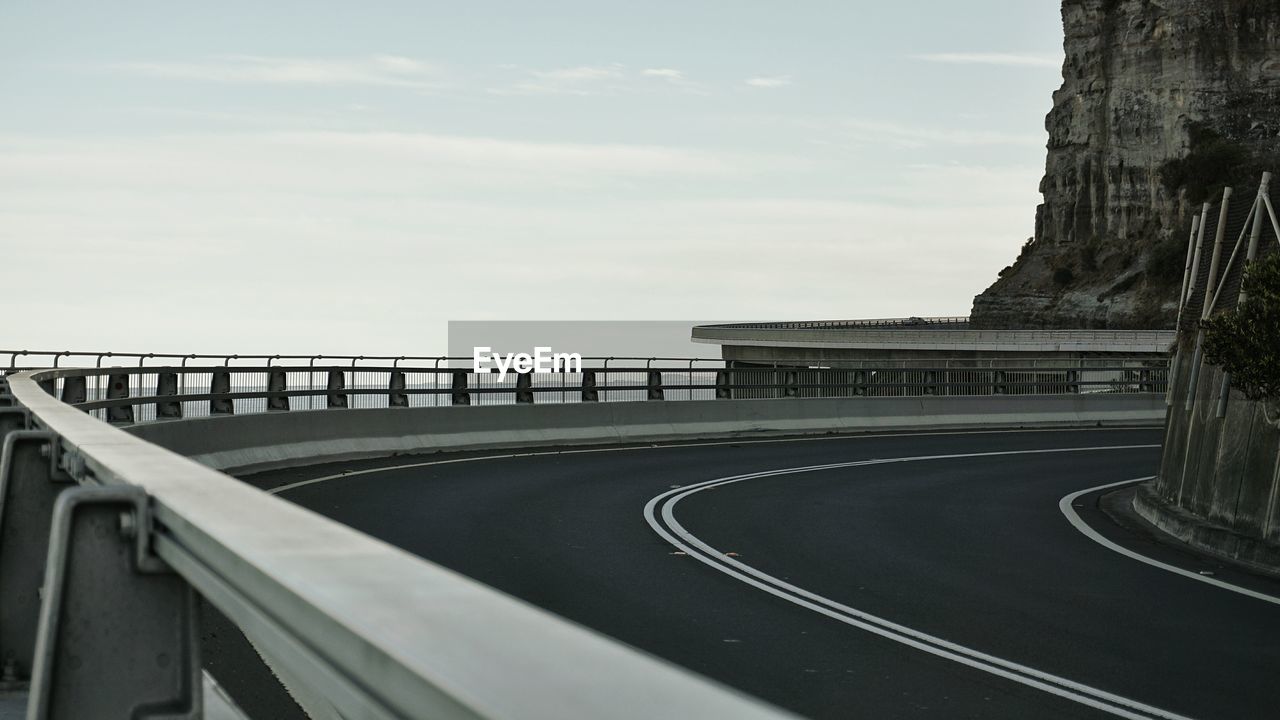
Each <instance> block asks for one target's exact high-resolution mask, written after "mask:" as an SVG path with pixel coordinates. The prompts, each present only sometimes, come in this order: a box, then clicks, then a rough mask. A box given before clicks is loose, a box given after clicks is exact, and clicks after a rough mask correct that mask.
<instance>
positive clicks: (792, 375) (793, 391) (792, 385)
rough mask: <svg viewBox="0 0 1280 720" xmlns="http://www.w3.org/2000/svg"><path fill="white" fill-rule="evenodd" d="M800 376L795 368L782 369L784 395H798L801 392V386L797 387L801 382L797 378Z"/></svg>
mask: <svg viewBox="0 0 1280 720" xmlns="http://www.w3.org/2000/svg"><path fill="white" fill-rule="evenodd" d="M798 377H799V373H797V372H796V371H795V370H783V371H782V386H783V387H782V394H783V397H796V396H797V395H799V394H800V388H798V387H796V386H797V385H798V384H799V380H798V379H797V378H798Z"/></svg>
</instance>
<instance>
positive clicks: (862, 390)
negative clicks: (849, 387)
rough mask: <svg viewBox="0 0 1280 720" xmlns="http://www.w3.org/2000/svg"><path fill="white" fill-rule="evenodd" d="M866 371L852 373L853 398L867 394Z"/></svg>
mask: <svg viewBox="0 0 1280 720" xmlns="http://www.w3.org/2000/svg"><path fill="white" fill-rule="evenodd" d="M867 375H868V373H867V371H866V370H854V371H853V394H854V395H855V396H859V397H861V396H865V395H866V394H867Z"/></svg>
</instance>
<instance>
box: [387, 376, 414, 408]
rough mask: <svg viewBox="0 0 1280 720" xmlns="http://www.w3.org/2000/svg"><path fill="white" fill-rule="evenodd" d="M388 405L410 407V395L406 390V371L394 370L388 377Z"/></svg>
mask: <svg viewBox="0 0 1280 720" xmlns="http://www.w3.org/2000/svg"><path fill="white" fill-rule="evenodd" d="M387 406H388V407H409V396H408V395H407V394H406V393H405V392H404V371H403V370H392V371H391V377H389V378H387Z"/></svg>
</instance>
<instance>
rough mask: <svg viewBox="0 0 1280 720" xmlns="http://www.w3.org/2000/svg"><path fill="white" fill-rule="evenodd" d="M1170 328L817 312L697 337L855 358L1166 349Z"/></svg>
mask: <svg viewBox="0 0 1280 720" xmlns="http://www.w3.org/2000/svg"><path fill="white" fill-rule="evenodd" d="M1176 335H1177V332H1176V331H1174V330H979V329H974V328H971V327H970V326H969V318H968V317H927V318H922V317H913V318H892V319H883V320H817V321H801V322H750V323H729V324H720V325H700V326H698V327H695V328H694V329H693V333H692V339H693V342H696V343H706V344H713V345H720V346H721V356H722V357H723V358H724V359H726V360H736V361H739V362H749V363H766V364H767V363H772V362H774V361H777V360H780V359H781V360H784V361H785V360H796V359H804V360H807V361H808V362H818V363H826V364H832V363H836V364H838V363H841V362H848V361H857V360H885V359H904V360H905V359H918V360H923V361H925V362H934V361H937V360H939V359H952V360H959V359H976V358H987V359H1004V360H1009V359H1016V358H1040V357H1054V358H1059V359H1061V358H1088V357H1148V358H1152V359H1161V358H1164V357H1165V356H1167V355H1168V353H1169V348H1170V347H1171V346H1172V345H1173V342H1174V339H1175V337H1176Z"/></svg>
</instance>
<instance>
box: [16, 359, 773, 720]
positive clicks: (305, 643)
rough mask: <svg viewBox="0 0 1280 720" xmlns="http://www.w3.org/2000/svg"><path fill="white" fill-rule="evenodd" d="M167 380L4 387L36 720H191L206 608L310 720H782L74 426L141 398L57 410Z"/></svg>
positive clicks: (120, 437)
mask: <svg viewBox="0 0 1280 720" xmlns="http://www.w3.org/2000/svg"><path fill="white" fill-rule="evenodd" d="M236 370H237V372H240V370H239V369H236ZM173 372H176V371H172V370H169V369H163V368H161V369H156V368H146V369H145V370H144V369H141V368H137V367H135V368H128V369H118V368H111V369H106V368H103V369H100V370H99V369H94V368H88V369H84V368H81V369H67V368H63V369H58V370H40V371H29V372H19V373H14V374H11V375H8V376H7V377H5V378H0V437H2V438H3V451H2V454H0V457H2V460H0V661H2V662H3V664H4V673H3V674H4V676H5V680H6V682H12V681H13V680H14V679H17V680H23V679H28V678H29V681H30V694H29V700H28V703H29V710H28V713H29V714H28V717H29V718H40V719H44V718H74V717H78V718H84V717H101V718H108V717H110V718H115V717H140V716H143V715H145V716H147V717H154V716H158V715H157V713H158V714H162V715H163V716H164V717H169V718H179V717H182V718H195V717H200V713H201V708H202V701H201V688H202V685H203V683H202V682H201V653H200V642H199V640H200V632H199V627H198V624H197V612H198V611H197V607H198V606H197V602H196V600H197V598H198V597H199V598H203V599H204V600H205V601H207V602H208V603H209V604H210V605H212V606H213V607H214V608H216V609H217V610H219V611H220V612H221V613H222V614H223V615H225V616H226V617H227V618H228V619H230V620H231V622H232V623H234V624H235V625H236V626H237V627H238V628H239V629H240V630H241V631H242V632H243V633H244V635H245V637H246V638H247V639H248V640H249V641H250V642H251V643H252V644H253V647H254V648H255V649H256V650H257V651H258V653H259V654H261V655H262V657H263V658H264V659H265V660H266V662H267V663H268V665H269V666H270V668H271V670H272V671H273V672H274V673H275V674H276V675H277V676H278V677H279V678H280V680H281V681H282V682H283V683H284V685H285V686H286V687H287V688H288V690H289V691H290V693H291V694H292V695H293V697H294V698H295V699H296V700H297V701H298V702H299V704H300V705H302V707H303V709H304V710H305V711H306V712H307V713H308V714H310V715H311V717H313V718H320V719H326V720H327V719H336V718H357V717H358V718H410V717H432V718H435V717H440V718H545V719H548V720H550V719H552V718H556V719H559V718H564V717H602V718H603V717H613V718H641V717H644V718H649V717H732V718H748V719H749V718H778V717H783V714H782V713H781V712H779V711H776V710H774V709H772V708H770V707H767V706H765V705H763V704H761V703H759V702H757V701H755V700H752V699H750V698H747V697H745V696H742V695H740V694H738V693H735V692H732V691H729V690H727V689H724V688H722V687H720V686H717V685H715V684H713V683H710V682H709V681H706V680H702V679H700V678H698V677H696V676H693V675H691V674H690V673H687V672H685V671H683V670H680V669H678V668H675V667H674V666H671V665H668V664H666V663H664V662H662V661H659V660H656V659H653V658H650V657H648V656H646V655H643V654H641V653H639V652H637V651H634V650H631V649H629V648H627V647H625V646H623V645H621V644H619V643H616V642H613V641H611V640H608V639H606V638H604V637H602V636H599V635H596V634H594V633H592V632H590V631H587V630H584V629H581V628H579V627H577V626H574V625H571V624H569V623H567V622H564V621H562V620H560V619H558V618H555V617H554V616H552V615H550V614H548V613H545V612H543V611H540V610H538V609H535V608H533V607H531V606H528V605H525V604H524V603H522V602H519V601H517V600H514V599H512V598H509V597H507V596H505V595H502V594H501V593H498V592H496V591H494V590H492V589H489V588H486V587H484V586H482V585H480V584H478V583H476V582H473V581H471V580H468V579H467V578H464V577H462V576H459V575H457V574H455V573H452V572H450V571H448V570H445V569H443V568H441V567H439V566H436V565H434V564H431V563H429V562H426V561H424V560H422V559H419V558H416V557H414V556H412V555H409V554H408V553H405V552H403V551H401V550H398V549H396V548H394V547H392V546H390V545H387V544H385V543H382V542H380V541H377V540H374V539H372V538H370V537H368V536H366V535H363V534H361V533H359V532H356V531H355V530H352V529H350V528H348V527H346V526H343V525H341V524H339V523H336V522H333V521H330V520H328V519H326V518H323V517H321V516H319V515H316V514H314V513H312V512H310V511H308V510H305V509H303V508H301V507H299V506H296V505H293V504H291V503H289V502H286V501H283V500H280V499H278V498H276V497H274V496H271V495H268V494H266V493H263V492H261V491H259V490H257V489H255V488H253V487H252V486H250V485H248V484H247V483H243V482H241V481H239V480H236V479H234V478H232V477H230V476H227V475H224V474H222V473H219V472H217V471H215V470H212V469H210V468H208V467H205V466H203V465H200V464H198V463H196V462H194V461H192V460H190V459H188V458H185V457H183V456H180V455H178V454H175V453H173V452H170V451H168V450H165V449H163V448H161V447H159V446H157V445H153V444H150V443H148V442H145V441H143V440H141V439H140V438H137V437H134V436H132V435H130V434H128V433H126V432H125V431H124V430H122V429H120V428H117V427H113V426H112V425H111V424H109V423H104V422H101V421H100V420H98V419H96V418H95V417H93V416H91V415H90V414H89V413H86V412H84V411H83V410H84V409H89V410H91V411H92V412H95V413H98V412H110V411H112V410H123V409H125V408H130V407H135V406H136V403H138V402H139V401H141V400H142V398H127V399H126V400H125V402H124V403H123V404H120V403H117V402H116V400H118V399H113V400H112V401H111V404H107V405H101V406H97V407H95V408H84V407H83V406H84V405H86V404H87V403H89V402H98V401H89V400H85V401H84V402H81V403H77V404H79V405H81V406H82V408H77V407H75V404H68V403H65V402H62V401H61V400H59V399H58V398H57V397H55V395H61V394H65V393H67V392H68V390H67V388H68V384H70V386H71V389H72V391H75V389H76V386H77V384H78V382H79V381H78V379H83V378H89V377H99V378H102V377H105V378H106V379H107V382H108V383H110V382H111V378H112V377H126V378H130V379H131V381H132V380H139V385H134V386H133V387H135V388H139V387H141V386H142V382H141V379H142V378H147V377H149V378H151V379H152V380H149V381H147V382H152V381H154V382H155V383H157V386H164V385H165V383H168V382H169V381H170V380H169V379H167V378H168V376H169V375H170V374H171V373H173ZM231 372H232V371H231V370H228V369H227V368H226V367H225V366H224V367H222V368H220V369H210V368H186V369H185V371H184V372H183V374H184V375H187V380H188V381H190V380H191V379H192V376H195V375H201V374H204V375H209V376H211V377H218V375H216V373H228V374H230V373H231ZM242 372H243V373H246V374H253V373H258V374H266V375H264V377H267V378H268V379H267V382H270V379H269V373H272V372H275V370H274V369H267V368H266V367H261V368H250V369H244V370H243V371H242ZM321 372H326V373H329V372H338V371H337V370H324V371H321ZM376 372H384V373H393V372H395V370H378V371H376ZM224 377H225V376H224ZM219 382H221V381H219ZM106 390H107V392H108V394H109V393H111V392H113V390H112V389H111V386H108V387H107V388H106ZM355 390H362V389H361V388H347V391H348V392H354V391H355ZM50 391H53V392H50ZM150 392H152V393H153V394H152V396H151V397H150V399H149V400H150V404H151V405H153V406H162V405H163V403H166V402H178V403H186V402H191V401H190V400H187V399H185V398H183V399H179V398H178V397H177V396H172V395H163V394H155V391H154V390H151V391H150ZM277 392H278V390H277V389H276V388H272V389H269V390H267V391H256V390H254V391H243V393H237V392H212V393H211V392H208V388H200V390H199V392H194V393H187V395H195V396H198V397H200V398H201V400H200V401H201V402H205V403H215V404H216V403H219V402H222V401H224V400H225V401H228V402H230V403H232V404H234V403H235V402H240V401H247V400H251V401H264V402H267V403H268V405H269V403H270V401H271V400H272V399H273V398H276V397H278V394H272V393H277ZM280 392H285V393H286V395H285V397H287V398H290V399H292V398H293V397H298V396H295V395H290V394H289V393H291V392H292V391H288V390H285V391H280ZM307 392H310V391H307ZM326 392H328V391H327V390H326ZM378 392H380V393H382V395H384V396H387V395H388V390H385V389H383V390H379V391H378ZM242 394H243V395H246V396H245V397H240V395H242ZM302 397H307V396H302ZM326 397H330V395H326Z"/></svg>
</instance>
